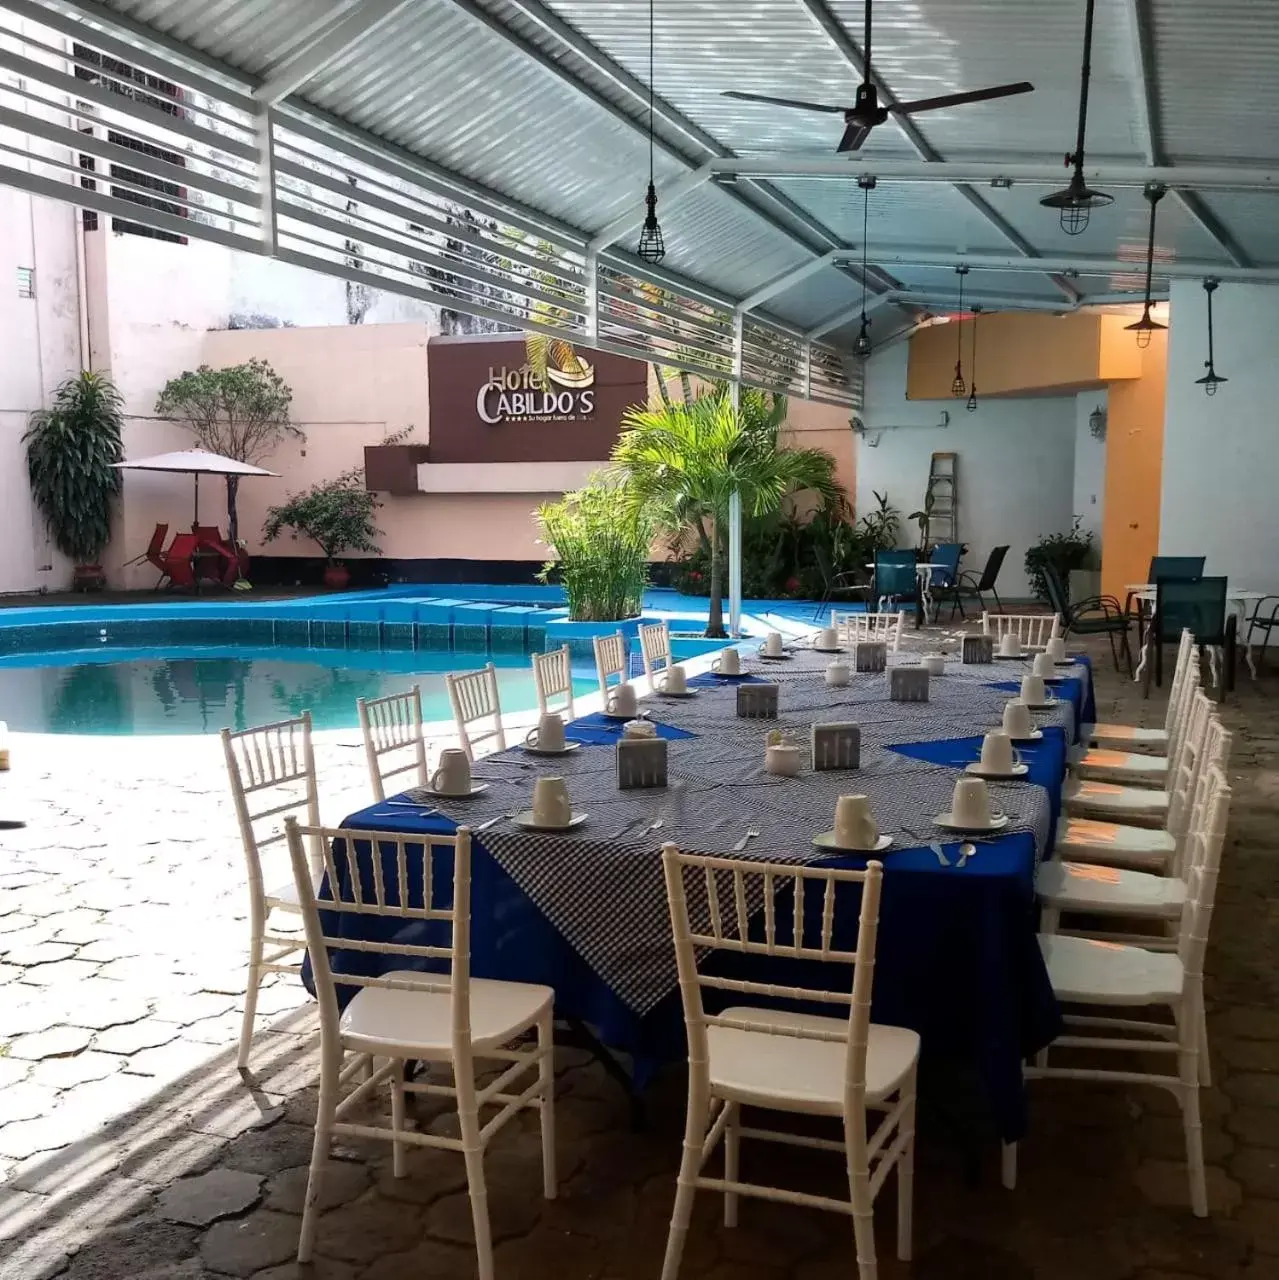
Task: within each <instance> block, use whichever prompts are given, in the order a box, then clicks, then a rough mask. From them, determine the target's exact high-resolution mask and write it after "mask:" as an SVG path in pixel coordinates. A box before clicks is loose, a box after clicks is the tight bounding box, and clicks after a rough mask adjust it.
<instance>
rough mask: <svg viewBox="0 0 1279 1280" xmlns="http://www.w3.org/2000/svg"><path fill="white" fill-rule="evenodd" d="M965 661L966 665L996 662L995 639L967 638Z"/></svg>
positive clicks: (986, 637) (964, 653)
mask: <svg viewBox="0 0 1279 1280" xmlns="http://www.w3.org/2000/svg"><path fill="white" fill-rule="evenodd" d="M962 657H963V660H964V661H965V662H966V663H969V664H973V663H985V662H992V663H993V662H994V661H995V639H994V637H993V636H965V637H964V650H963V655H962Z"/></svg>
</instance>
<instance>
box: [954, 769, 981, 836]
mask: <svg viewBox="0 0 1279 1280" xmlns="http://www.w3.org/2000/svg"><path fill="white" fill-rule="evenodd" d="M950 816H951V819H952V821H953V822H954V823H955V825H956V826H961V827H988V826H990V792H989V791H988V790H987V789H986V780H985V779H984V778H960V779H959V781H958V782H956V783H955V791H954V794H953V795H952V796H951V798H950Z"/></svg>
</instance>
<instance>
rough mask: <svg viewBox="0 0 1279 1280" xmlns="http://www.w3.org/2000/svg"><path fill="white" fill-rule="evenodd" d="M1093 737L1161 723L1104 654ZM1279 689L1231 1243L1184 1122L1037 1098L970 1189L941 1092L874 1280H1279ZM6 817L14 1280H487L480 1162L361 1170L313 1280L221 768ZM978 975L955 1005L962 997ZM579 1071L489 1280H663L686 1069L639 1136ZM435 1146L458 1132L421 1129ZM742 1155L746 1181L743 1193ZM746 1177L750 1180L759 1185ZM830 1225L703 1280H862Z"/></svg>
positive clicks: (273, 1014)
mask: <svg viewBox="0 0 1279 1280" xmlns="http://www.w3.org/2000/svg"><path fill="white" fill-rule="evenodd" d="M1096 662H1097V665H1096V670H1097V673H1098V706H1099V713H1100V714H1101V716H1102V717H1103V718H1105V719H1125V720H1129V721H1131V722H1134V723H1141V722H1144V723H1157V722H1158V721H1159V720H1160V719H1161V717H1162V704H1161V702H1160V701H1159V699H1158V697H1157V696H1156V697H1154V698H1152V699H1151V700H1150V701H1148V702H1144V701H1142V700H1141V699H1140V698H1139V697H1138V696H1137V695H1136V694H1135V692H1134V691H1133V688H1132V686H1131V685H1127V684H1123V683H1121V682H1120V681H1118V680H1117V679H1116V678H1115V676H1114V675H1113V672H1112V671H1111V669H1110V666H1109V660H1108V656H1103V654H1102V653H1101V652H1100V651H1098V652H1097V654H1096ZM1276 690H1279V681H1277V680H1276V679H1275V678H1274V677H1268V678H1267V677H1263V679H1262V680H1261V681H1260V682H1259V683H1257V684H1255V685H1254V684H1251V683H1248V682H1246V681H1245V682H1243V683H1241V685H1240V688H1239V691H1238V693H1237V694H1236V695H1235V696H1234V698H1233V699H1232V700H1231V701H1230V702H1229V703H1227V704H1226V707H1225V709H1224V714H1225V716H1226V719H1227V721H1228V722H1229V724H1230V726H1231V727H1232V728H1233V729H1235V730H1236V737H1235V750H1234V756H1233V759H1232V763H1231V769H1230V774H1231V780H1232V783H1233V785H1234V786H1235V788H1236V790H1235V803H1234V811H1233V814H1232V819H1231V827H1230V835H1229V840H1228V846H1227V850H1226V853H1225V857H1224V861H1223V867H1222V876H1221V888H1220V893H1219V897H1218V910H1217V915H1216V918H1215V920H1214V927H1213V938H1212V945H1211V948H1210V954H1209V974H1210V977H1209V989H1208V990H1209V998H1210V1001H1211V1004H1210V1014H1209V1025H1210V1034H1211V1037H1212V1048H1213V1054H1214V1064H1213V1065H1214V1072H1215V1083H1214V1087H1213V1088H1212V1089H1211V1090H1208V1091H1206V1093H1205V1096H1204V1109H1205V1115H1206V1120H1205V1142H1206V1148H1207V1154H1208V1160H1209V1163H1210V1169H1209V1193H1210V1198H1211V1202H1212V1208H1213V1216H1212V1218H1211V1219H1210V1220H1208V1221H1204V1222H1201V1221H1198V1220H1196V1219H1195V1218H1193V1217H1192V1216H1191V1214H1190V1212H1189V1210H1188V1208H1187V1205H1186V1199H1187V1197H1186V1178H1185V1169H1184V1165H1183V1163H1182V1155H1181V1129H1180V1122H1179V1120H1178V1118H1177V1115H1176V1109H1175V1105H1174V1104H1173V1103H1172V1100H1171V1097H1170V1095H1167V1094H1164V1093H1161V1092H1158V1091H1149V1090H1143V1089H1139V1088H1135V1087H1134V1088H1126V1087H1117V1088H1110V1087H1108V1086H1101V1085H1096V1084H1092V1085H1088V1084H1070V1083H1066V1082H1056V1081H1054V1082H1039V1083H1038V1084H1036V1085H1034V1086H1032V1094H1031V1106H1032V1128H1031V1134H1030V1136H1029V1138H1028V1140H1027V1141H1026V1142H1025V1143H1024V1144H1023V1147H1022V1157H1021V1176H1020V1183H1019V1187H1018V1189H1017V1191H1016V1192H1013V1193H1007V1192H1004V1191H1003V1190H1002V1189H1001V1188H1000V1186H999V1184H998V1176H997V1153H996V1151H995V1149H994V1147H993V1145H984V1146H982V1147H981V1148H980V1158H979V1160H978V1162H977V1167H976V1168H973V1167H972V1166H971V1164H970V1163H969V1162H968V1161H966V1159H965V1154H964V1153H965V1147H964V1143H963V1142H962V1141H961V1140H959V1138H958V1137H957V1135H956V1132H955V1122H954V1114H953V1108H951V1107H950V1106H949V1105H948V1095H949V1093H950V1092H951V1090H949V1089H948V1085H949V1084H950V1083H951V1082H949V1081H948V1080H946V1079H940V1080H938V1079H931V1080H929V1081H928V1082H927V1083H926V1085H925V1089H924V1096H923V1098H922V1100H921V1113H920V1122H919V1175H918V1177H917V1179H916V1199H915V1204H916V1209H915V1261H914V1263H913V1264H911V1265H910V1266H903V1265H901V1264H897V1263H896V1262H894V1261H893V1260H892V1258H891V1252H892V1249H891V1243H892V1234H891V1233H892V1195H891V1188H890V1191H889V1194H888V1195H887V1196H886V1199H885V1200H884V1201H882V1202H881V1206H880V1210H879V1213H878V1215H877V1217H878V1224H877V1225H878V1229H879V1232H880V1251H881V1266H880V1274H881V1276H882V1277H883V1278H884V1280H895V1278H897V1277H906V1276H909V1277H913V1278H914V1280H1080V1278H1083V1277H1086V1278H1087V1280H1188V1278H1189V1277H1214V1278H1216V1280H1276V1278H1279V1000H1277V999H1276V995H1277V994H1279V892H1277V890H1279V864H1277V863H1276V855H1277V853H1279V835H1277V834H1276V832H1277V831H1279V822H1277V819H1279V721H1276V718H1275V709H1276ZM317 750H318V753H319V757H320V761H321V765H320V767H321V773H322V775H323V784H322V792H321V794H322V795H323V796H324V798H325V802H326V803H325V814H326V817H328V818H329V820H331V821H332V820H335V819H336V818H338V817H340V816H341V815H342V814H343V813H345V812H347V811H349V810H350V809H352V808H354V807H355V806H356V805H357V804H358V803H359V802H360V801H361V800H362V798H363V795H364V792H365V788H366V782H365V778H364V774H363V762H362V759H361V758H360V755H359V753H358V751H357V750H356V749H355V735H354V734H353V733H347V734H336V735H327V736H325V737H324V738H322V739H321V741H320V742H319V744H318V746H317ZM14 751H15V761H14V765H15V771H14V773H13V774H11V775H9V777H8V778H7V779H6V780H5V782H6V789H5V790H4V791H0V801H2V802H3V803H5V804H8V805H12V804H13V803H14V802H15V801H17V802H18V803H19V804H20V805H21V807H22V809H23V811H24V813H25V815H26V816H27V817H28V818H29V819H30V825H29V826H28V827H27V829H26V830H25V831H3V832H0V1280H45V1278H46V1277H53V1276H59V1275H61V1276H64V1277H67V1280H117V1278H118V1280H124V1278H125V1277H128V1278H129V1280H215V1278H222V1277H245V1278H249V1280H303V1278H305V1277H310V1278H312V1280H445V1278H447V1280H454V1278H455V1277H456V1278H458V1280H461V1278H464V1277H467V1276H470V1275H473V1274H474V1262H473V1255H472V1252H471V1249H470V1220H469V1210H468V1206H467V1199H466V1192H465V1178H464V1175H463V1171H462V1164H461V1160H460V1159H458V1158H456V1157H454V1156H451V1155H449V1154H447V1153H441V1152H422V1151H416V1152H413V1153H411V1155H410V1176H409V1177H407V1178H405V1179H402V1180H395V1179H393V1178H391V1176H390V1153H389V1149H386V1148H384V1147H382V1146H381V1145H380V1144H370V1145H365V1144H362V1143H344V1144H340V1145H339V1147H338V1148H337V1150H336V1153H335V1154H336V1157H337V1158H336V1160H335V1161H334V1162H333V1164H332V1166H331V1171H330V1174H329V1177H328V1181H327V1186H326V1189H325V1204H326V1206H327V1208H326V1212H325V1214H324V1216H323V1218H322V1220H321V1224H320V1231H319V1243H318V1248H317V1261H316V1263H315V1264H313V1265H312V1266H311V1267H309V1268H297V1267H296V1266H295V1265H294V1264H293V1263H292V1261H291V1258H292V1256H293V1252H294V1249H295V1246H296V1241H297V1231H298V1222H299V1218H298V1214H299V1211H300V1206H301V1200H302V1196H303V1192H304V1188H305V1182H306V1165H307V1161H308V1159H309V1152H310V1143H311V1130H310V1122H311V1120H312V1118H313V1114H314V1105H315V1087H314V1079H315V1071H316V1066H315V1062H316V1059H315V1048H316V1032H315V1022H314V1017H313V1012H312V1009H311V1008H310V1007H309V1006H307V1005H306V1004H304V1003H303V1000H302V993H301V991H300V988H299V987H298V986H297V984H296V983H295V982H294V981H293V980H292V979H288V978H284V979H280V980H278V981H276V982H274V983H273V984H271V985H270V986H268V987H267V988H266V989H265V990H264V991H263V994H262V999H261V1003H260V1006H259V1009H260V1017H259V1027H260V1032H259V1035H258V1037H257V1041H256V1044H255V1048H254V1056H253V1069H252V1071H251V1073H250V1074H249V1076H248V1078H246V1079H242V1078H241V1077H240V1075H239V1074H238V1073H237V1072H236V1070H235V1067H234V1043H235V1039H236V1035H237V1030H238V1025H239V1013H238V1010H239V1008H240V1007H241V1000H242V990H241V988H242V981H243V978H242V963H243V955H244V933H245V910H244V902H243V892H242V889H241V881H242V863H241V860H240V855H239V849H238V844H237V842H236V838H235V834H234V825H233V818H232V815H231V811H230V806H229V803H228V802H227V799H226V792H225V782H224V777H223V772H222V766H221V761H220V757H219V752H218V748H217V743H216V740H210V739H200V740H196V739H183V740H180V741H179V740H174V739H166V740H142V739H128V740H126V739H98V740H93V739H86V738H78V739H59V740H56V741H55V740H53V739H19V740H18V741H17V742H16V743H15V746H14ZM963 980H964V978H963V975H962V974H952V975H939V981H963ZM557 1066H558V1090H559V1095H558V1097H559V1103H558V1116H557V1119H558V1125H557V1129H558V1136H559V1145H560V1165H559V1171H560V1180H561V1181H560V1188H561V1189H560V1197H559V1199H558V1200H556V1201H555V1202H552V1203H547V1202H544V1201H543V1200H542V1199H541V1195H540V1171H539V1170H540V1166H539V1156H538V1148H537V1141H536V1134H535V1131H534V1130H533V1128H532V1127H531V1125H525V1124H523V1123H521V1124H520V1125H518V1126H514V1127H512V1128H511V1129H510V1130H508V1131H507V1133H506V1134H504V1135H503V1137H502V1138H500V1139H499V1140H498V1141H497V1142H496V1143H495V1144H494V1146H493V1147H492V1148H491V1150H490V1155H489V1160H488V1172H489V1179H490V1188H491V1192H490V1204H491V1212H492V1216H493V1225H494V1233H495V1236H496V1239H497V1240H498V1242H499V1243H498V1247H497V1269H498V1276H499V1280H524V1278H529V1280H532V1278H534V1277H536V1278H539V1280H540V1278H541V1277H550V1276H556V1277H562V1278H563V1280H587V1278H597V1280H632V1278H634V1280H656V1277H657V1276H658V1275H659V1274H660V1269H661V1255H662V1250H663V1248H664V1244H665V1238H666V1224H667V1219H668V1216H669V1212H670V1204H671V1198H672V1195H673V1187H674V1172H675V1168H676V1165H677V1161H678V1153H679V1139H680V1133H681V1125H682V1109H683V1096H684V1095H683V1088H684V1082H683V1074H682V1072H681V1071H679V1070H671V1071H668V1072H667V1073H666V1074H665V1075H664V1077H663V1078H662V1079H661V1080H660V1082H659V1084H658V1086H657V1087H656V1088H655V1090H654V1096H653V1097H652V1099H651V1105H650V1108H649V1110H650V1117H651V1122H650V1125H649V1127H648V1129H647V1131H646V1132H644V1133H642V1134H636V1133H634V1132H632V1131H631V1130H630V1128H629V1127H628V1124H627V1110H626V1106H625V1102H624V1100H623V1098H622V1097H621V1096H620V1095H619V1092H618V1090H617V1088H616V1086H615V1085H614V1084H613V1083H612V1082H611V1081H610V1080H608V1079H607V1078H606V1077H605V1076H604V1074H603V1072H602V1071H601V1070H600V1068H599V1067H598V1066H597V1065H596V1064H594V1063H593V1062H592V1061H591V1060H590V1059H589V1058H588V1057H587V1056H586V1055H585V1054H583V1053H581V1052H580V1051H576V1050H564V1051H562V1052H561V1054H560V1058H559V1061H558V1063H557ZM416 1119H417V1123H418V1124H419V1125H422V1126H442V1125H447V1124H448V1123H450V1122H449V1119H448V1117H446V1116H443V1115H441V1114H439V1113H438V1112H437V1111H436V1110H434V1109H433V1108H432V1107H430V1106H429V1105H427V1104H426V1103H420V1104H419V1109H418V1111H417V1114H416ZM752 1154H755V1155H756V1157H758V1154H759V1153H757V1152H756V1153H752V1150H751V1148H750V1146H749V1145H748V1146H747V1147H746V1149H745V1153H744V1171H745V1173H746V1175H747V1176H750V1171H751V1156H752ZM766 1158H767V1160H768V1173H769V1176H778V1177H783V1178H786V1179H788V1180H789V1185H792V1186H795V1187H797V1188H801V1189H810V1190H814V1191H817V1192H824V1193H826V1194H832V1195H838V1194H841V1193H842V1187H841V1174H842V1164H841V1163H840V1162H838V1161H835V1160H830V1159H828V1158H827V1157H825V1156H813V1155H812V1154H811V1153H808V1154H800V1155H798V1156H791V1154H790V1153H783V1154H782V1155H779V1154H778V1153H777V1151H775V1150H770V1151H769V1152H768V1155H767V1157H766ZM755 1167H756V1168H759V1167H760V1166H759V1164H758V1163H756V1165H755ZM850 1236H851V1232H850V1231H849V1230H848V1226H847V1223H846V1222H845V1221H844V1220H842V1219H837V1218H835V1217H833V1216H830V1215H823V1214H820V1213H817V1212H815V1211H809V1210H804V1209H795V1208H783V1207H781V1206H776V1205H769V1204H765V1203H762V1202H750V1201H747V1202H744V1203H743V1206H742V1212H741V1226H739V1227H738V1228H737V1229H736V1230H734V1231H725V1230H724V1229H723V1228H722V1227H721V1226H720V1225H719V1205H718V1204H717V1203H716V1202H714V1201H713V1199H712V1198H711V1197H709V1196H706V1197H703V1198H702V1199H701V1202H700V1203H699V1205H698V1211H697V1214H696V1216H695V1224H694V1230H693V1232H692V1234H691V1236H690V1242H689V1247H688V1250H687V1252H686V1254H685V1260H684V1267H683V1271H682V1275H683V1277H685V1280H728V1278H729V1277H741V1278H742V1280H755V1278H758V1280H822V1278H824V1277H827V1276H831V1277H835V1276H850V1275H852V1274H853V1273H854V1264H853V1261H852V1251H851V1239H850Z"/></svg>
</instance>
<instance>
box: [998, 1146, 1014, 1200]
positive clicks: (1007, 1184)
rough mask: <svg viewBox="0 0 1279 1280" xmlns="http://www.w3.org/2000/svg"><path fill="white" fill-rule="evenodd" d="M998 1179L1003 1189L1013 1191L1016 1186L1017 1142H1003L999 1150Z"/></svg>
mask: <svg viewBox="0 0 1279 1280" xmlns="http://www.w3.org/2000/svg"><path fill="white" fill-rule="evenodd" d="M999 1181H1000V1182H1001V1183H1003V1186H1004V1190H1005V1191H1014V1190H1016V1187H1017V1144H1016V1143H1015V1142H1005V1143H1003V1144H1002V1145H1001V1147H1000V1152H999Z"/></svg>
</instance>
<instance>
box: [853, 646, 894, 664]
mask: <svg viewBox="0 0 1279 1280" xmlns="http://www.w3.org/2000/svg"><path fill="white" fill-rule="evenodd" d="M853 666H854V668H855V669H856V670H858V671H883V670H884V668H885V667H887V666H888V646H887V645H886V644H885V643H884V642H883V641H882V640H861V641H859V642H858V643H857V645H856V646H855V647H854V649H853Z"/></svg>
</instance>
